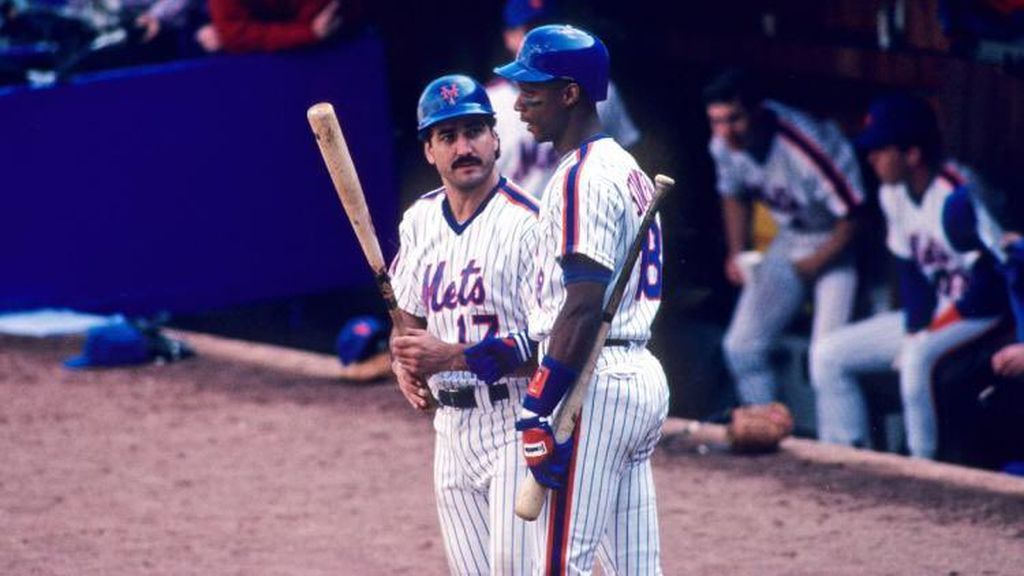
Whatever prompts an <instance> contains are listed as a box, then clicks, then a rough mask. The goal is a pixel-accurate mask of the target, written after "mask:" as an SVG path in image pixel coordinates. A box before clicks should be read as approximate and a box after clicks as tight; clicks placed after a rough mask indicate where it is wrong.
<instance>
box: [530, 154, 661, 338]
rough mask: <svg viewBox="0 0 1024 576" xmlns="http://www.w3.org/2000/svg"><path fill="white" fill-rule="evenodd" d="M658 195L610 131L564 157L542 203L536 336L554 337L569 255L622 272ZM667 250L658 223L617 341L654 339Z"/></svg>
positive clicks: (533, 318) (619, 316) (625, 303)
mask: <svg viewBox="0 0 1024 576" xmlns="http://www.w3.org/2000/svg"><path fill="white" fill-rule="evenodd" d="M653 197H654V184H653V183H652V182H651V179H650V178H648V177H647V175H646V174H644V172H643V171H642V170H641V169H640V167H639V166H638V165H637V163H636V160H634V159H633V156H632V155H630V154H629V152H626V151H625V150H623V148H622V147H621V146H619V145H618V144H617V143H616V142H615V140H613V139H611V138H610V137H608V136H605V135H603V134H601V135H598V136H597V137H594V138H591V139H589V140H587V141H585V142H583V144H582V145H581V146H580V147H579V148H578V149H576V150H575V151H573V152H570V153H568V154H566V155H565V156H564V157H563V158H562V159H561V161H560V162H559V165H558V169H557V170H555V174H554V176H553V177H552V178H551V181H550V182H549V183H548V187H547V190H546V191H545V192H544V198H543V200H542V201H541V212H540V226H539V229H538V230H539V231H538V236H539V238H538V243H537V286H536V302H535V305H534V308H533V310H532V311H531V313H530V330H529V332H530V337H531V338H532V339H534V340H540V341H542V340H545V339H546V338H547V337H548V336H549V335H550V333H551V327H552V326H553V325H554V322H555V318H556V317H557V316H558V313H559V311H560V310H561V309H562V306H563V304H564V303H565V297H566V290H565V282H564V279H563V277H562V268H561V266H560V265H559V264H558V262H559V261H560V260H561V258H562V257H563V256H565V255H569V254H580V255H583V256H586V257H588V258H590V259H591V260H593V261H595V262H597V263H598V264H600V265H602V266H604V267H605V268H608V269H609V270H612V271H613V272H614V271H617V270H621V269H622V266H623V263H624V261H625V258H626V252H627V251H628V250H629V245H630V243H632V241H633V238H634V237H635V236H636V234H637V230H638V229H639V226H640V221H641V220H642V219H643V215H644V212H645V211H646V210H647V207H648V206H649V205H650V202H651V200H652V199H653ZM661 247H662V241H661V226H660V223H659V222H658V221H656V222H655V224H654V225H652V226H651V228H650V229H649V230H648V237H647V244H646V246H645V248H644V250H643V252H642V253H641V257H640V261H639V262H638V263H637V265H636V266H635V267H634V268H633V274H632V276H631V278H630V281H629V284H628V285H627V287H626V291H625V293H624V294H623V299H622V303H621V304H620V306H619V310H618V312H617V313H616V314H615V318H614V320H613V321H612V325H611V330H610V332H609V333H608V338H609V339H619V340H632V341H646V340H648V339H649V338H650V335H651V322H652V321H653V320H654V316H655V314H657V312H658V307H659V306H660V304H661V285H662V279H661V271H662V251H661ZM612 284H613V283H609V286H608V292H611V289H612ZM606 297H607V294H606Z"/></svg>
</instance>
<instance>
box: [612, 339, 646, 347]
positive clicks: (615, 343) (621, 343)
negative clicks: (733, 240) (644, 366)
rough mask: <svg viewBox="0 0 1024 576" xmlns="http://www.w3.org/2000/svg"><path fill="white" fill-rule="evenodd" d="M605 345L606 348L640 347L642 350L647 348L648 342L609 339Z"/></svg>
mask: <svg viewBox="0 0 1024 576" xmlns="http://www.w3.org/2000/svg"><path fill="white" fill-rule="evenodd" d="M604 345H605V346H622V347H630V346H639V347H641V348H642V347H644V346H646V345H647V343H646V342H641V341H640V340H620V339H618V338H609V339H607V340H605V341H604Z"/></svg>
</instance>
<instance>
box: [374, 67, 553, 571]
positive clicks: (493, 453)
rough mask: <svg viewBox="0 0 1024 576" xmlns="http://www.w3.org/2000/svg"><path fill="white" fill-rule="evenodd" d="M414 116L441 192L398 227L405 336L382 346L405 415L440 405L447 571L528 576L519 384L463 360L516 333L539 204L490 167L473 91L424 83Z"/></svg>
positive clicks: (491, 136)
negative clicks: (490, 377) (519, 498)
mask: <svg viewBox="0 0 1024 576" xmlns="http://www.w3.org/2000/svg"><path fill="white" fill-rule="evenodd" d="M418 117H419V126H418V130H419V136H420V139H421V140H423V151H424V154H425V156H426V158H427V161H428V162H430V163H431V164H433V165H434V166H435V167H436V168H437V171H438V174H439V175H440V176H441V182H442V184H443V186H442V187H441V188H438V189H437V190H434V191H433V192H429V193H427V194H424V195H423V196H421V197H420V198H419V200H418V201H416V202H415V203H414V204H413V205H412V206H411V207H410V208H409V209H408V210H407V211H406V213H405V215H404V217H403V219H402V223H401V225H400V228H399V232H400V237H401V247H400V250H399V253H398V255H397V256H396V257H395V260H394V261H393V262H392V280H393V285H394V288H395V296H396V299H397V301H398V304H399V307H400V308H401V310H402V313H403V315H404V316H405V318H406V320H407V323H408V325H410V326H416V328H413V329H410V330H408V332H407V334H406V335H402V336H397V335H396V336H395V337H393V338H392V345H391V349H392V353H393V355H394V358H395V371H396V374H397V376H398V378H399V385H400V386H401V388H402V391H403V393H404V394H405V396H406V398H407V399H408V400H409V401H410V403H411V404H412V405H413V406H415V407H417V408H421V409H425V408H426V407H427V404H426V394H428V393H431V394H433V396H434V397H435V398H436V401H437V404H438V405H439V406H440V407H439V409H438V410H437V412H436V414H435V416H434V429H435V430H436V432H437V438H436V443H435V455H434V489H435V494H436V498H437V507H438V514H439V516H440V521H441V527H442V531H443V534H444V542H445V550H446V552H447V555H448V564H449V567H450V569H451V571H452V573H455V574H487V573H490V574H527V573H529V572H530V571H531V570H532V562H533V557H534V554H533V548H532V540H531V539H528V538H526V537H525V530H526V525H525V523H524V522H523V521H521V520H520V519H518V518H517V517H516V516H515V514H514V513H513V504H514V501H515V494H516V490H517V489H518V486H519V484H520V482H521V481H522V480H523V478H524V477H525V475H526V473H527V472H526V467H525V464H524V463H523V462H522V461H521V459H520V458H519V450H520V446H521V445H520V443H519V441H518V437H517V434H516V431H515V420H516V416H517V414H518V411H519V407H520V405H521V402H522V398H523V396H524V395H525V391H526V386H527V382H528V379H527V378H526V377H525V376H511V377H507V378H503V379H501V380H498V381H497V382H494V383H492V384H490V385H487V384H485V383H483V382H481V381H480V380H478V379H477V378H475V377H474V376H473V374H472V373H470V372H467V371H466V364H465V360H464V356H463V350H464V349H465V348H466V346H467V345H468V344H470V343H473V342H477V341H479V340H482V339H483V338H484V337H485V336H488V335H494V334H499V333H504V332H507V331H516V330H522V329H524V328H525V327H526V320H527V317H526V308H525V304H524V300H526V299H527V298H528V296H529V294H530V287H531V285H532V284H531V281H530V277H531V276H532V270H533V267H532V258H533V252H534V247H535V244H536V236H535V233H536V226H537V212H538V206H537V205H536V204H535V203H534V201H533V200H532V198H530V197H529V195H527V194H526V193H524V192H522V191H521V190H520V189H519V188H518V187H517V186H515V185H514V184H512V183H511V182H509V181H508V180H506V179H505V178H504V177H502V176H500V175H499V174H498V172H497V170H496V169H495V160H496V158H497V157H498V155H499V146H500V143H499V141H498V138H497V135H496V134H495V132H494V111H493V109H492V108H491V104H490V102H489V101H488V99H487V94H486V93H485V92H484V89H483V87H482V86H480V85H479V84H477V83H476V81H474V80H473V79H471V78H469V77H467V76H462V75H450V76H442V77H440V78H438V79H436V80H434V81H433V82H431V83H430V84H428V85H427V87H426V88H425V89H424V91H423V94H422V95H421V96H420V100H419V108H418ZM527 374H528V373H527ZM424 384H425V385H426V387H429V392H428V391H427V390H426V389H425V386H424Z"/></svg>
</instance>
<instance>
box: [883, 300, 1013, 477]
mask: <svg viewBox="0 0 1024 576" xmlns="http://www.w3.org/2000/svg"><path fill="white" fill-rule="evenodd" d="M998 322H999V319H998V318H983V319H970V320H966V319H965V320H960V321H957V322H954V323H953V324H950V325H948V326H945V327H944V328H942V329H940V330H936V331H934V332H931V331H928V332H921V333H919V334H918V335H917V336H916V337H914V338H910V339H908V340H907V342H906V343H905V344H904V346H903V349H902V351H901V352H900V396H901V397H902V400H903V421H904V425H905V427H906V431H907V445H908V447H909V448H910V454H911V455H912V456H916V457H918V458H934V457H935V452H936V449H937V448H938V425H937V422H936V416H935V402H934V398H933V394H932V371H933V369H934V367H935V365H936V364H937V363H938V361H939V359H940V358H941V357H942V356H943V354H946V353H947V352H950V351H951V350H954V349H956V348H957V347H959V346H962V345H965V344H967V343H969V342H971V341H972V340H975V339H977V338H980V337H981V336H983V335H984V334H985V333H987V332H988V331H989V330H991V329H992V328H994V327H995V326H996V324H998Z"/></svg>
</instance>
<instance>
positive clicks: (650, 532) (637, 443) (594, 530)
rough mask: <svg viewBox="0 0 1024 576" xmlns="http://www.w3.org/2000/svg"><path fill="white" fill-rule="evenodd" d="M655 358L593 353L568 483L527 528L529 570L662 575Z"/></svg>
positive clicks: (662, 399)
mask: <svg viewBox="0 0 1024 576" xmlns="http://www.w3.org/2000/svg"><path fill="white" fill-rule="evenodd" d="M668 399H669V389H668V384H667V381H666V379H665V373H664V372H663V371H662V368H661V364H660V363H659V362H658V360H657V358H655V357H654V355H652V354H651V353H650V352H649V351H647V350H646V349H645V348H642V347H640V346H634V347H630V348H627V347H608V348H605V349H604V351H603V352H602V353H601V356H600V357H599V358H598V363H597V366H596V367H595V370H594V377H593V380H592V381H591V386H590V390H589V391H588V394H587V399H586V401H585V402H584V405H583V409H582V411H581V415H580V416H581V417H580V422H579V425H578V426H577V432H578V435H577V437H576V450H575V452H574V455H573V464H572V474H571V483H570V485H569V486H567V487H566V488H565V489H563V490H560V491H552V492H551V493H550V495H549V497H548V502H547V504H546V505H545V507H544V510H543V511H542V512H541V516H540V518H538V519H537V521H536V527H535V528H536V529H535V531H534V532H533V534H534V536H535V537H536V538H537V539H538V540H537V543H536V545H535V546H536V549H537V550H538V552H539V554H540V559H541V560H540V561H539V562H538V563H537V565H536V566H535V572H534V573H535V574H574V575H575V574H590V573H591V570H592V569H593V566H594V561H595V559H600V562H601V567H602V568H603V569H604V574H607V575H609V576H612V575H617V574H640V575H648V574H652V575H657V574H661V557H660V556H661V545H660V538H659V535H658V508H657V501H656V498H655V493H654V492H655V491H654V478H653V475H652V473H651V461H650V456H651V453H652V452H653V451H654V447H655V445H656V444H657V442H658V440H659V438H660V437H661V426H662V424H663V423H664V422H665V417H666V416H667V414H668Z"/></svg>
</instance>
